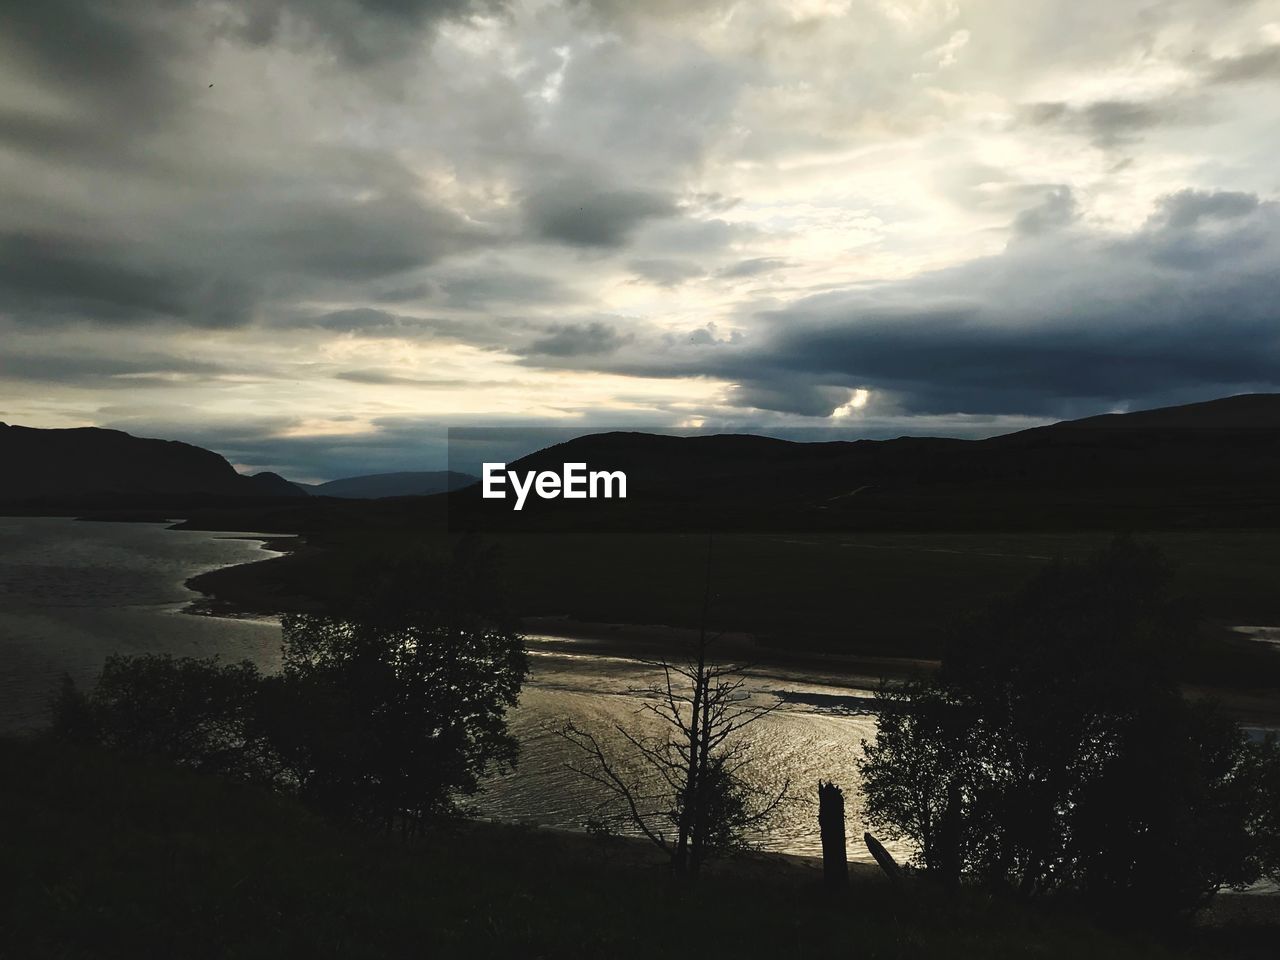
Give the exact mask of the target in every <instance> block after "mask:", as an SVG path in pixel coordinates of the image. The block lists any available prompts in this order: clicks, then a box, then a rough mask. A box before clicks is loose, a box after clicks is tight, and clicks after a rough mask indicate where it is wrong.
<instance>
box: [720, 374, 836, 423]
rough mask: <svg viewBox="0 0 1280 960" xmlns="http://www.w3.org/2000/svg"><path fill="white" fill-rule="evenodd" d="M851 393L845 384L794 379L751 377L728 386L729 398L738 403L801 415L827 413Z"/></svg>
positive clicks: (736, 404) (730, 400)
mask: <svg viewBox="0 0 1280 960" xmlns="http://www.w3.org/2000/svg"><path fill="white" fill-rule="evenodd" d="M851 393H852V391H850V390H849V388H847V387H832V386H824V385H822V384H814V383H807V382H805V381H803V380H798V379H795V380H790V381H786V380H783V381H780V382H769V381H762V380H754V381H750V382H747V383H739V384H734V386H732V387H731V388H730V390H729V402H730V403H731V404H733V405H734V406H738V407H753V408H756V409H759V410H776V411H777V412H778V413H794V414H797V415H799V416H802V417H827V416H830V415H831V412H832V411H833V410H835V409H836V408H837V407H840V406H843V405H844V404H846V403H848V402H849V397H850V396H851Z"/></svg>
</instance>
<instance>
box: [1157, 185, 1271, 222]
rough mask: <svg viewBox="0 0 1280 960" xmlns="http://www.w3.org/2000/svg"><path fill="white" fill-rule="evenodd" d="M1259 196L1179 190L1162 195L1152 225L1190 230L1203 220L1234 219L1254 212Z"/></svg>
mask: <svg viewBox="0 0 1280 960" xmlns="http://www.w3.org/2000/svg"><path fill="white" fill-rule="evenodd" d="M1257 208H1258V198H1257V197H1256V196H1254V195H1253V194H1252V193H1240V192H1236V191H1226V190H1223V191H1218V192H1216V193H1210V192H1207V191H1204V190H1179V191H1178V192H1177V193H1172V194H1169V195H1168V196H1166V197H1163V198H1161V200H1160V203H1159V205H1158V208H1157V210H1156V212H1155V214H1153V215H1152V218H1151V225H1152V226H1156V227H1166V228H1168V229H1170V230H1187V229H1191V228H1194V227H1195V226H1197V225H1198V224H1200V223H1201V222H1202V221H1211V220H1234V219H1236V218H1237V217H1244V216H1247V215H1248V214H1251V213H1253V212H1254V211H1255V210H1256V209H1257Z"/></svg>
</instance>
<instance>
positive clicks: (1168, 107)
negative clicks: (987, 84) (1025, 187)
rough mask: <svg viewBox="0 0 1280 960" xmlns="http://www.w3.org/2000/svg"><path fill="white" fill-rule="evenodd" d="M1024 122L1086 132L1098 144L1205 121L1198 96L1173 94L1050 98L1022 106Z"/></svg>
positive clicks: (1115, 143)
mask: <svg viewBox="0 0 1280 960" xmlns="http://www.w3.org/2000/svg"><path fill="white" fill-rule="evenodd" d="M1023 117H1024V119H1025V120H1026V122H1028V123H1030V124H1032V125H1033V126H1039V127H1048V126H1053V127H1059V128H1061V129H1064V130H1068V131H1072V132H1079V133H1083V134H1085V135H1087V136H1088V137H1089V138H1090V139H1091V140H1092V141H1093V142H1094V144H1096V145H1097V146H1099V147H1116V146H1120V145H1122V144H1126V143H1130V142H1132V141H1133V140H1135V139H1137V138H1139V137H1140V136H1141V135H1142V134H1144V133H1146V132H1147V131H1149V130H1154V129H1158V128H1161V127H1179V126H1194V125H1196V124H1202V123H1207V122H1209V120H1210V115H1209V112H1208V109H1207V107H1206V105H1205V104H1204V103H1203V102H1202V101H1201V100H1199V99H1198V98H1195V97H1191V96H1187V95H1182V94H1179V95H1174V96H1168V97H1164V98H1158V99H1152V100H1097V101H1093V102H1090V103H1084V104H1080V105H1075V104H1070V103H1064V102H1062V101H1049V102H1043V103H1035V104H1030V105H1028V106H1026V107H1024V108H1023Z"/></svg>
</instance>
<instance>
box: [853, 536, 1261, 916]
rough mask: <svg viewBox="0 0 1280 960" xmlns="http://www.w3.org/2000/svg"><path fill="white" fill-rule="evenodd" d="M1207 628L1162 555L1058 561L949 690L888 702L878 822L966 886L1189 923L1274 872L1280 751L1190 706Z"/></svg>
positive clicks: (875, 803) (936, 687) (960, 659)
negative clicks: (1081, 899)
mask: <svg viewBox="0 0 1280 960" xmlns="http://www.w3.org/2000/svg"><path fill="white" fill-rule="evenodd" d="M1194 630H1195V622H1194V617H1193V616H1192V615H1191V612H1190V611H1188V610H1187V608H1186V607H1185V606H1184V605H1183V604H1182V603H1181V602H1180V601H1178V600H1177V599H1176V597H1175V596H1174V594H1173V591H1172V576H1171V571H1170V570H1169V568H1168V566H1167V565H1166V564H1165V563H1164V562H1163V560H1162V559H1161V557H1160V556H1159V554H1158V553H1157V552H1156V551H1155V549H1154V548H1152V547H1149V546H1145V545H1142V544H1138V543H1135V542H1133V541H1131V540H1128V539H1124V538H1122V539H1118V540H1117V541H1115V542H1113V543H1112V544H1111V545H1110V546H1109V547H1107V548H1105V549H1103V550H1101V551H1099V552H1098V553H1096V554H1095V555H1093V556H1092V557H1090V558H1089V559H1087V560H1086V561H1084V562H1082V563H1063V562H1054V563H1052V564H1050V565H1049V566H1048V567H1047V568H1046V569H1045V570H1044V571H1043V572H1042V573H1040V574H1039V575H1038V576H1036V577H1035V578H1033V579H1032V580H1031V581H1030V582H1029V583H1028V584H1027V585H1026V586H1025V587H1023V588H1022V589H1021V590H1020V591H1019V592H1018V593H1017V594H1015V595H1014V596H1013V597H1011V598H1009V599H1008V600H1006V601H1003V602H1000V603H997V604H994V605H993V606H992V607H991V608H990V609H988V610H987V611H986V612H985V613H983V614H982V615H981V616H979V617H976V618H974V619H973V620H971V621H969V622H967V623H966V624H964V625H963V626H962V627H961V628H960V629H959V630H958V631H957V632H956V634H955V636H954V637H953V638H952V641H951V643H950V645H949V647H948V650H947V654H946V656H945V657H944V660H943V665H942V668H941V670H940V672H939V674H938V675H937V676H936V678H934V679H932V680H928V681H917V682H914V683H910V684H906V685H903V686H900V687H889V688H885V689H883V690H882V691H881V694H880V704H881V708H882V709H881V712H880V716H879V720H878V729H877V736H876V739H875V741H874V742H873V743H870V744H864V747H865V756H864V759H863V761H862V775H863V778H864V789H865V792H866V797H867V801H866V811H867V815H868V818H869V819H870V820H871V821H872V822H873V823H876V824H879V825H881V826H883V827H886V828H888V829H889V830H890V831H891V832H892V833H895V834H896V835H898V836H900V837H905V838H908V839H910V840H911V841H913V842H914V843H915V844H916V846H917V848H918V850H919V857H920V860H921V862H922V865H923V866H925V867H927V868H928V869H929V870H931V871H934V872H936V873H938V874H940V875H942V876H943V877H945V878H947V879H948V880H952V881H954V880H955V879H957V874H959V873H961V872H963V873H964V874H965V875H967V876H969V877H971V878H973V879H975V880H977V881H979V882H982V883H984V884H986V885H989V886H992V887H996V888H1004V889H1012V890H1014V891H1017V892H1018V893H1020V894H1023V895H1033V894H1037V893H1042V892H1047V891H1051V890H1074V891H1078V892H1080V893H1082V894H1084V895H1086V896H1088V897H1090V898H1093V899H1094V900H1095V901H1097V902H1100V903H1109V904H1112V905H1117V906H1118V905H1120V904H1123V905H1124V906H1125V907H1128V908H1132V907H1135V906H1137V907H1140V908H1143V909H1150V910H1189V909H1192V908H1194V907H1196V906H1198V905H1200V904H1202V903H1203V902H1204V901H1205V900H1206V899H1207V898H1208V897H1210V896H1212V894H1213V892H1214V891H1215V890H1217V889H1218V888H1219V887H1220V886H1222V885H1234V886H1240V885H1245V884H1248V883H1250V882H1252V881H1254V880H1256V879H1257V878H1258V877H1259V876H1260V875H1262V874H1264V873H1266V872H1268V871H1274V870H1275V866H1276V861H1275V859H1274V854H1271V855H1268V853H1267V849H1268V844H1271V845H1272V849H1274V843H1275V839H1274V836H1273V835H1270V836H1269V834H1268V831H1269V830H1270V829H1274V824H1272V826H1271V827H1268V826H1267V821H1266V815H1265V813H1264V811H1265V810H1266V809H1268V807H1267V805H1268V804H1271V805H1275V804H1277V803H1280V794H1277V793H1276V792H1274V785H1272V786H1270V787H1269V786H1267V778H1268V777H1274V776H1275V775H1276V774H1275V772H1274V770H1275V750H1274V747H1267V746H1266V745H1251V744H1249V743H1248V742H1247V740H1246V739H1245V738H1244V736H1243V735H1242V734H1241V733H1240V731H1239V729H1238V728H1237V727H1236V725H1235V724H1234V723H1231V722H1230V721H1228V720H1226V719H1224V718H1223V717H1222V716H1221V715H1220V714H1218V713H1217V712H1216V711H1215V710H1214V709H1213V708H1211V707H1208V706H1205V705H1192V704H1189V703H1187V702H1186V701H1184V699H1183V697H1182V695H1181V692H1180V689H1179V686H1178V684H1177V676H1178V666H1179V661H1180V657H1181V656H1182V655H1183V654H1184V652H1185V651H1186V650H1187V649H1188V647H1189V645H1190V643H1191V642H1192V640H1193V638H1194ZM1269 857H1270V859H1269Z"/></svg>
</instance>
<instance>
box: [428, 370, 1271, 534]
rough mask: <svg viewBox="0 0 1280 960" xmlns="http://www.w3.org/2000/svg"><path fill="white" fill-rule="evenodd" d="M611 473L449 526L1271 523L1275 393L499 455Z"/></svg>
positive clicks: (463, 495) (490, 503)
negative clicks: (1020, 424)
mask: <svg viewBox="0 0 1280 960" xmlns="http://www.w3.org/2000/svg"><path fill="white" fill-rule="evenodd" d="M567 462H582V463H586V464H587V465H588V469H589V470H611V471H612V470H622V471H623V472H625V473H626V475H627V485H628V497H627V500H626V502H625V503H624V502H621V501H617V500H613V501H604V500H598V501H590V502H583V501H576V502H575V501H569V502H566V501H564V500H562V499H555V500H537V499H536V498H534V497H530V499H529V500H528V502H527V503H526V505H525V508H524V510H523V511H522V512H521V513H520V514H514V512H513V511H512V509H511V508H512V502H511V501H510V500H508V501H506V502H503V501H496V500H482V499H481V498H480V495H479V491H478V490H466V491H461V492H460V493H458V494H455V495H454V496H453V497H452V498H451V500H453V501H455V502H454V503H452V504H451V505H450V509H451V520H450V522H451V523H454V524H458V523H461V522H464V520H465V518H468V517H470V518H474V519H475V520H476V522H477V525H480V526H484V527H488V526H493V527H495V528H508V527H538V528H544V529H562V528H564V527H565V525H566V524H569V525H572V526H573V527H574V528H577V527H578V526H581V527H583V528H588V527H598V526H600V525H606V526H609V525H615V524H617V525H621V526H625V527H627V528H630V529H647V528H652V527H655V526H668V527H671V526H675V527H681V526H685V527H699V526H706V525H716V526H719V527H729V528H737V529H750V528H760V527H768V528H771V529H772V528H785V527H791V528H795V529H800V528H828V529H831V528H851V529H852V528H898V529H905V528H923V527H926V526H931V527H934V528H949V527H955V528H972V527H978V526H983V527H986V526H992V525H997V526H1032V525H1040V526H1059V525H1067V526H1076V527H1079V526H1082V525H1084V526H1096V527H1099V528H1104V527H1109V528H1115V527H1117V526H1120V527H1132V528H1140V527H1146V526H1150V525H1161V526H1168V525H1171V524H1172V525H1194V526H1205V525H1211V524H1215V523H1218V524H1224V525H1233V526H1234V525H1241V524H1251V523H1280V395H1276V394H1253V395H1247V396H1239V397H1228V398H1224V399H1220V400H1213V401H1208V402H1206V403H1197V404H1189V405H1185V406H1180V407H1167V408H1162V409H1158V410H1148V411H1140V412H1136V413H1128V414H1109V415H1105V416H1101V417H1088V418H1085V419H1081V420H1074V421H1064V422H1062V423H1056V424H1052V425H1049V426H1044V427H1036V428H1033V429H1030V430H1023V431H1019V432H1017V433H1011V434H1005V435H1003V436H998V437H993V438H990V439H986V440H955V439H943V438H929V437H900V438H898V439H894V440H855V441H830V442H821V443H798V442H792V441H786V440H777V439H770V438H766V437H757V436H748V435H714V436H704V435H695V436H674V437H673V436H657V435H652V434H640V433H606V434H595V435H590V436H585V437H580V438H577V439H574V440H571V441H568V442H567V443H562V444H559V445H557V446H554V447H549V448H547V449H545V450H541V451H538V452H537V453H534V454H531V455H530V456H527V457H524V458H522V459H521V460H519V461H517V462H515V463H513V464H510V465H509V467H508V469H509V470H512V471H517V472H520V473H524V472H527V471H530V470H535V471H540V470H553V471H555V472H557V473H558V472H560V469H561V466H562V464H564V463H567Z"/></svg>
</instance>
